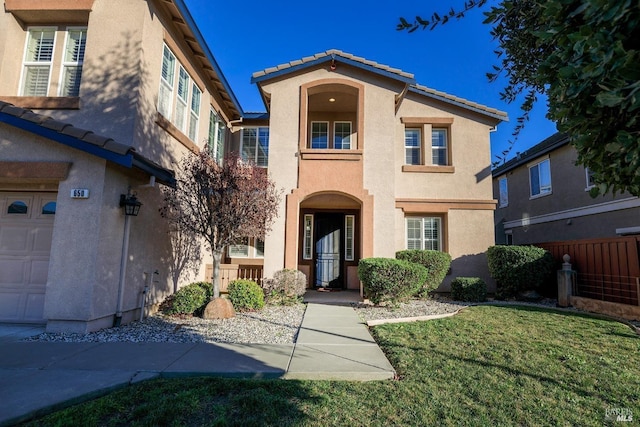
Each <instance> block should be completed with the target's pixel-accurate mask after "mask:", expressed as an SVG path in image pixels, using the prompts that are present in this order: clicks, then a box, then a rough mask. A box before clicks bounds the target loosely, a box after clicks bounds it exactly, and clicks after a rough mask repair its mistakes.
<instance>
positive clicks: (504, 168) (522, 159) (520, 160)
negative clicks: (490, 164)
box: [491, 132, 569, 178]
mask: <svg viewBox="0 0 640 427" xmlns="http://www.w3.org/2000/svg"><path fill="white" fill-rule="evenodd" d="M551 138H558V140H557V141H556V142H554V143H552V144H550V145H549V146H548V147H545V148H544V149H542V150H540V151H537V150H536V147H537V146H539V145H541V144H544V143H545V142H546V141H548V140H549V139H551ZM568 143H569V137H568V136H567V135H563V134H561V133H560V132H557V133H555V134H553V135H551V136H550V137H549V138H546V139H545V140H543V141H542V142H540V143H538V144H536V145H534V146H533V147H531V148H529V150H527V151H525V152H524V153H520V155H519V157H515V158H513V159H511V160H509V161H508V162H507V163H505V164H503V165H501V166H498V167H497V168H495V169H494V170H493V171H491V175H492V176H493V178H497V177H499V176H501V175H504V174H505V173H507V172H510V171H512V170H514V169H516V168H518V167H520V166H522V165H524V164H527V163H529V162H531V161H532V160H534V159H537V158H538V157H540V156H544V155H545V154H548V153H550V152H551V151H553V150H555V149H557V148H560V147H562V146H563V145H567V144H568ZM531 151H533V152H531ZM529 152H531V153H530V154H529Z"/></svg>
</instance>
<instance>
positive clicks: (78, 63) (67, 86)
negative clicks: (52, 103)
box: [20, 27, 87, 96]
mask: <svg viewBox="0 0 640 427" xmlns="http://www.w3.org/2000/svg"><path fill="white" fill-rule="evenodd" d="M56 33H57V27H43V28H30V29H29V30H28V32H27V41H26V47H25V54H24V61H23V71H22V84H21V88H20V95H22V96H48V95H49V91H50V86H51V80H52V77H53V73H54V70H53V67H54V52H55V44H56V43H55V41H56ZM86 39H87V29H86V28H71V27H69V28H67V29H66V30H65V46H64V52H63V54H62V58H61V61H60V63H61V66H60V69H59V72H60V83H59V86H58V91H57V93H58V95H59V96H78V94H79V93H80V80H81V77H82V63H83V60H84V51H85V44H86Z"/></svg>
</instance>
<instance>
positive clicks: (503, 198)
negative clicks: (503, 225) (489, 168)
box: [498, 176, 509, 208]
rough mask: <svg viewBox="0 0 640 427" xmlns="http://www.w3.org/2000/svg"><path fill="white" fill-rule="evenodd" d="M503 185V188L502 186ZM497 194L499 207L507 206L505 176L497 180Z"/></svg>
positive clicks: (507, 188) (507, 197)
mask: <svg viewBox="0 0 640 427" xmlns="http://www.w3.org/2000/svg"><path fill="white" fill-rule="evenodd" d="M503 183H504V188H503V186H502V184H503ZM498 192H499V194H500V198H499V207H501V208H505V207H507V206H509V182H508V181H507V177H506V176H503V177H502V178H499V179H498Z"/></svg>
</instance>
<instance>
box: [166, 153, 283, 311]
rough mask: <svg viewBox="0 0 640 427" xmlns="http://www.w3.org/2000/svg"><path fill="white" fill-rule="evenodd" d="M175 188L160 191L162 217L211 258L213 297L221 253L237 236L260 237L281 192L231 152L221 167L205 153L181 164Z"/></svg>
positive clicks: (216, 294)
mask: <svg viewBox="0 0 640 427" xmlns="http://www.w3.org/2000/svg"><path fill="white" fill-rule="evenodd" d="M177 181H178V185H177V186H176V189H164V192H165V193H164V206H163V207H162V208H161V209H160V213H161V214H162V216H163V217H165V218H167V220H169V222H170V223H172V224H174V225H176V226H177V227H178V228H179V229H181V230H185V231H188V232H192V233H194V234H197V235H199V236H202V237H203V238H204V239H205V241H206V242H207V244H208V245H209V248H210V249H211V253H212V256H213V293H214V298H218V297H219V296H220V263H221V262H222V255H223V252H224V249H225V248H226V247H227V246H229V245H232V244H237V243H239V242H240V240H241V239H242V238H245V237H254V238H264V236H265V234H266V233H267V232H269V230H270V229H271V225H272V224H273V221H274V220H275V218H276V216H277V207H278V203H279V199H280V192H279V191H278V190H276V188H275V184H274V183H273V182H272V181H271V180H270V179H269V177H268V176H267V172H266V170H265V169H263V168H260V167H257V166H255V165H254V164H251V163H247V162H244V161H242V159H240V157H238V156H237V155H236V154H232V155H230V156H228V157H227V158H225V159H224V160H223V161H222V162H221V163H220V164H219V163H216V161H215V160H214V159H213V158H212V157H211V156H210V155H209V154H208V153H206V152H201V153H198V154H193V153H192V154H189V155H187V156H185V157H184V158H183V159H182V161H181V163H180V168H179V171H178V177H177Z"/></svg>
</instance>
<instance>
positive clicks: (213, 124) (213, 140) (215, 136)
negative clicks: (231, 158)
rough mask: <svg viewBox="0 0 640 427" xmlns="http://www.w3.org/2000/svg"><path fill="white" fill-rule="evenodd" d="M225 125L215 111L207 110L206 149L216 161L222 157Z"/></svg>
mask: <svg viewBox="0 0 640 427" xmlns="http://www.w3.org/2000/svg"><path fill="white" fill-rule="evenodd" d="M225 129H226V127H225V125H224V122H223V121H222V120H221V119H220V118H219V117H218V115H217V114H216V112H215V111H213V109H212V110H210V111H209V138H208V139H207V149H208V150H209V154H210V155H211V157H213V158H214V159H215V160H216V161H218V162H219V161H221V160H222V159H223V157H224V140H225Z"/></svg>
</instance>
